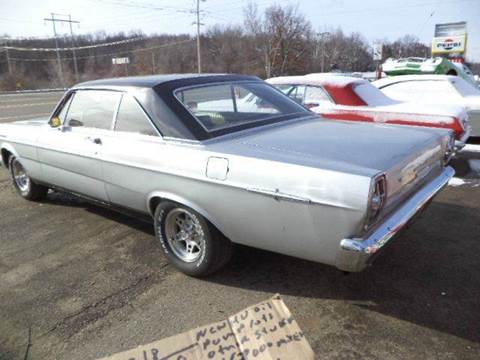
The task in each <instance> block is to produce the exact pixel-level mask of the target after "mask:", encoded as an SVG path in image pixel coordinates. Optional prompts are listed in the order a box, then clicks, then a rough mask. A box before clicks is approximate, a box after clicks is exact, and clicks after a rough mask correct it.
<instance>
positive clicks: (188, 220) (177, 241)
mask: <svg viewBox="0 0 480 360" xmlns="http://www.w3.org/2000/svg"><path fill="white" fill-rule="evenodd" d="M165 236H166V238H167V241H168V244H169V245H170V248H171V250H172V252H173V253H174V254H175V255H176V256H177V257H178V258H179V259H180V260H182V261H185V262H188V263H191V262H194V261H196V260H198V259H199V258H200V257H201V256H202V254H203V252H204V251H205V233H204V231H203V228H202V225H201V224H200V221H199V220H198V218H197V217H196V216H195V215H193V214H192V213H190V212H189V211H188V210H186V209H182V208H175V209H173V210H172V211H170V212H169V213H168V215H167V217H166V219H165Z"/></svg>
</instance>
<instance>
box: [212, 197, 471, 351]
mask: <svg viewBox="0 0 480 360" xmlns="http://www.w3.org/2000/svg"><path fill="white" fill-rule="evenodd" d="M478 224H480V214H479V212H478V211H474V210H473V209H472V210H471V211H468V214H466V211H465V208H463V207H461V206H455V205H453V206H452V205H450V204H449V205H445V204H441V203H433V204H432V205H431V207H430V208H429V209H428V210H427V211H426V212H425V213H424V214H423V216H422V218H421V219H418V220H417V221H416V222H415V223H414V224H413V225H412V227H411V228H409V229H406V230H404V232H403V233H402V234H401V235H400V236H399V237H398V238H397V239H395V241H394V243H392V245H391V246H389V248H388V249H387V250H386V252H385V254H382V256H380V257H379V258H378V259H377V260H376V262H375V263H374V264H373V266H371V267H370V268H368V269H367V270H365V271H363V272H360V273H352V274H348V275H346V274H344V273H342V272H341V271H338V270H336V269H335V268H332V267H329V266H325V265H322V264H317V263H313V262H309V261H304V260H299V259H295V258H292V257H288V256H283V255H278V254H274V253H271V252H267V251H261V250H256V249H252V248H247V247H240V246H239V247H237V249H236V250H237V251H236V253H235V256H234V258H233V260H232V262H231V264H230V265H229V266H228V267H227V268H225V269H224V270H223V271H221V272H219V273H217V274H214V275H213V276H212V277H210V278H209V279H208V281H213V282H216V283H220V284H222V285H227V286H233V287H239V288H243V289H250V290H257V291H263V292H270V293H280V294H284V295H292V296H300V297H308V298H317V299H334V300H346V301H348V302H349V303H351V304H353V305H354V306H358V307H361V308H366V309H368V310H370V311H374V312H378V313H381V314H383V315H387V316H391V317H395V318H397V319H401V320H404V321H408V322H411V323H414V324H417V325H421V326H424V327H428V328H431V329H434V330H437V331H441V332H445V333H449V334H452V335H455V336H459V337H462V338H465V339H468V340H471V341H475V342H480V332H479V331H478V324H479V323H480V311H479V309H480V296H479V289H480V266H479V261H478V254H480V241H479V240H480V239H479V235H478V234H479V230H480V229H479V227H478ZM475 227H476V230H475ZM365 304H369V305H365Z"/></svg>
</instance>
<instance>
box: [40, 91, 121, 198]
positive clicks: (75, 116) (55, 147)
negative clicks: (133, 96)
mask: <svg viewBox="0 0 480 360" xmlns="http://www.w3.org/2000/svg"><path fill="white" fill-rule="evenodd" d="M120 97H121V93H119V92H114V91H104V90H77V91H74V92H73V93H72V94H70V96H69V99H68V100H67V101H65V102H64V104H63V107H62V108H60V109H58V111H56V113H55V114H54V117H53V118H52V120H53V119H55V117H57V116H58V117H60V121H61V122H62V125H61V126H60V127H52V128H50V129H48V130H47V131H46V133H45V134H42V135H43V136H41V138H40V140H39V149H38V157H39V160H40V162H41V163H42V177H43V179H44V180H45V181H46V182H47V183H49V184H52V185H55V186H58V187H61V188H65V189H67V190H70V191H73V192H76V193H79V194H82V195H86V196H89V197H92V198H95V199H98V200H102V201H108V196H107V193H106V190H105V184H104V181H103V170H102V163H101V161H100V158H101V154H102V137H104V136H106V135H108V133H109V132H110V131H111V130H112V126H113V119H114V114H115V112H116V110H117V107H118V103H119V100H120ZM52 120H51V123H52ZM55 120H56V119H55ZM56 121H58V120H56Z"/></svg>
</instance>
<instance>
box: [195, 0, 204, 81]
mask: <svg viewBox="0 0 480 360" xmlns="http://www.w3.org/2000/svg"><path fill="white" fill-rule="evenodd" d="M202 1H205V0H202ZM196 14H197V22H196V24H197V66H198V73H199V74H200V73H201V72H202V54H201V51H200V26H201V25H203V24H201V23H200V0H197V10H196Z"/></svg>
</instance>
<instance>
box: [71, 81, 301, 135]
mask: <svg viewBox="0 0 480 360" xmlns="http://www.w3.org/2000/svg"><path fill="white" fill-rule="evenodd" d="M238 81H242V82H262V83H263V81H262V80H261V79H260V78H258V77H256V76H249V75H236V74H169V75H149V76H132V77H120V78H112V79H101V80H94V81H87V82H84V83H80V84H78V85H76V86H74V87H73V88H72V89H70V92H74V91H77V90H107V91H109V90H111V91H122V92H129V93H131V94H132V95H133V96H134V97H135V98H136V99H137V101H138V102H139V104H140V106H141V107H142V108H143V109H144V110H145V112H146V113H147V114H148V116H149V117H150V119H151V120H152V121H153V123H154V124H155V126H156V127H157V129H158V130H159V131H160V133H161V134H162V135H163V136H166V137H174V138H181V139H188V140H200V141H201V140H206V139H210V138H213V137H215V136H219V135H223V134H227V133H229V132H233V131H238V130H242V129H244V128H245V129H246V128H249V127H253V126H259V125H261V124H263V123H265V124H266V123H271V122H275V121H280V120H282V119H283V117H282V118H279V119H275V120H265V121H262V122H260V121H259V122H256V123H254V124H253V123H252V124H242V125H238V126H236V127H231V128H226V129H219V130H212V131H208V130H206V129H205V128H203V127H202V125H201V124H200V122H199V121H198V120H197V119H196V118H195V117H194V116H193V115H192V114H191V113H190V112H189V111H188V110H187V108H186V107H185V106H184V105H183V104H182V103H181V102H180V101H179V100H178V99H177V98H176V97H175V91H176V90H178V89H180V88H184V87H190V86H198V85H202V84H215V83H218V84H221V83H230V82H238ZM265 84H266V83H265ZM267 85H268V84H267ZM268 86H271V85H268ZM279 93H280V92H279ZM280 94H281V93H280ZM281 96H285V95H283V94H281ZM285 98H287V99H288V101H292V102H293V100H291V99H289V98H288V97H287V96H285ZM298 106H300V105H298ZM305 111H307V110H305ZM292 116H293V115H292Z"/></svg>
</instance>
